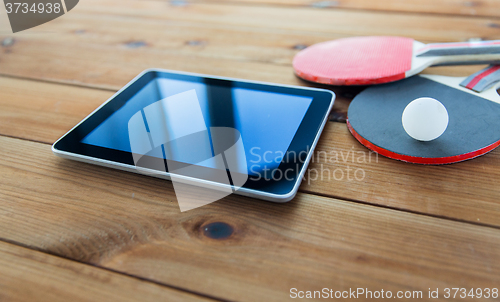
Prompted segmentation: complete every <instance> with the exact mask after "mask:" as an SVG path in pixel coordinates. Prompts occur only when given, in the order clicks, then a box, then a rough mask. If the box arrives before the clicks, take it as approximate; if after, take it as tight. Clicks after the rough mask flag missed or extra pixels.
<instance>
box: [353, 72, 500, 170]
mask: <svg viewBox="0 0 500 302" xmlns="http://www.w3.org/2000/svg"><path fill="white" fill-rule="evenodd" d="M499 80H500V67H499V66H491V67H488V68H487V69H485V70H482V71H481V72H479V73H477V74H474V75H472V76H470V77H468V78H464V77H445V76H437V75H417V76H414V77H411V78H408V79H404V80H402V81H398V82H394V83H388V84H383V85H377V86H372V87H369V88H367V89H365V90H364V91H362V92H361V93H360V94H358V95H357V96H356V97H355V98H354V100H353V101H352V102H351V104H350V106H349V110H348V120H347V126H348V128H349V130H350V132H351V133H352V135H353V136H354V137H355V138H356V139H357V140H358V141H359V142H360V143H361V144H363V145H364V146H366V147H367V148H369V149H371V150H373V151H375V152H377V153H379V154H381V155H384V156H386V157H389V158H393V159H398V160H402V161H406V162H411V163H419V164H449V163H455V162H460V161H464V160H467V159H471V158H474V157H477V156H480V155H483V154H485V153H487V152H489V151H491V150H493V149H495V148H496V147H497V146H499V145H500V96H499V95H498V93H497V91H496V88H497V87H494V86H495V84H496V85H497V86H498V84H500V82H498V81H499ZM473 89H475V90H477V91H479V92H476V91H474V90H473ZM420 97H431V98H434V99H436V100H438V101H439V102H441V103H442V104H443V105H444V106H445V107H446V110H447V111H448V116H449V123H448V127H447V128H446V130H445V132H444V133H443V134H442V135H441V136H439V137H438V138H437V139H435V140H432V141H426V142H423V141H418V140H416V139H413V138H412V137H410V136H409V135H408V134H407V133H406V131H405V129H404V128H403V125H402V114H403V111H404V110H405V108H406V106H407V105H408V104H409V103H410V102H412V101H413V100H415V99H417V98H420Z"/></svg>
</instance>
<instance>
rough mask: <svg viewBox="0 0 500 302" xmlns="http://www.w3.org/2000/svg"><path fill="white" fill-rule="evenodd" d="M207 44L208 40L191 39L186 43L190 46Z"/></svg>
mask: <svg viewBox="0 0 500 302" xmlns="http://www.w3.org/2000/svg"><path fill="white" fill-rule="evenodd" d="M205 44H207V42H205V41H202V40H189V41H186V45H188V46H203V45H205Z"/></svg>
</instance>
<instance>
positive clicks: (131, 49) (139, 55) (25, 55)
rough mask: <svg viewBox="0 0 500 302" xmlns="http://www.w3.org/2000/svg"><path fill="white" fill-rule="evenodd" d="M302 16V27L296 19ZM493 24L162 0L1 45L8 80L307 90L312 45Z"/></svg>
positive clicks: (50, 26)
mask: <svg viewBox="0 0 500 302" xmlns="http://www.w3.org/2000/svg"><path fill="white" fill-rule="evenodd" d="M299 17H300V18H303V19H304V22H297V18H299ZM307 20H310V22H309V21H307ZM312 20H314V22H312ZM487 22H489V21H488V20H486V19H483V18H482V19H479V18H463V17H445V18H442V17H438V16H419V15H415V16H407V15H398V14H387V13H370V12H357V11H354V12H353V11H323V10H315V9H299V8H286V7H285V8H282V7H255V6H234V5H224V4H191V5H188V6H184V7H182V6H181V7H179V6H167V5H165V3H162V2H156V1H146V2H137V1H130V0H129V1H126V0H120V1H116V0H105V1H94V0H89V1H85V2H82V3H80V4H79V5H78V6H77V7H76V8H75V10H74V11H72V12H71V14H68V16H65V17H64V18H59V19H57V20H54V21H51V22H49V23H47V24H45V25H42V26H40V27H37V28H35V29H33V30H32V31H27V32H26V33H20V34H16V37H15V39H14V40H12V39H10V38H11V37H10V36H6V35H3V36H1V37H0V41H7V42H8V43H7V42H5V43H1V45H2V46H1V47H0V49H1V50H0V61H1V63H2V64H1V65H0V74H5V75H15V76H21V77H29V78H35V79H46V80H56V81H63V82H69V83H79V84H86V85H94V86H96V85H97V86H100V87H107V88H113V89H117V88H119V87H121V86H122V85H123V84H125V83H126V82H127V81H128V80H130V79H131V78H132V77H134V76H135V75H137V74H138V73H139V72H140V71H142V70H143V69H146V68H149V67H159V68H167V69H176V70H184V71H192V72H201V73H207V74H216V75H224V76H230V77H241V78H246V79H254V80H263V81H271V82H278V83H287V84H302V85H304V84H305V83H304V82H302V81H300V80H298V79H297V78H296V77H295V76H294V75H293V70H292V68H291V66H290V63H291V60H292V58H293V56H294V55H295V53H296V52H297V51H298V49H299V48H301V47H303V46H305V45H310V44H313V43H316V42H320V41H324V40H329V39H335V38H340V37H345V36H351V35H374V34H391V35H404V36H410V37H413V38H416V39H420V40H422V41H429V42H430V41H461V40H467V39H469V38H475V37H483V38H491V39H494V38H500V32H499V31H498V30H497V29H495V28H490V27H488V26H487ZM443 24H446V26H443ZM417 25H418V26H417ZM437 28H438V29H437ZM158 29H162V30H158ZM51 32H52V33H51ZM6 39H7V40H6ZM478 68H479V67H460V68H454V69H449V70H450V71H449V72H448V74H450V75H468V74H471V73H473V72H475V71H477V70H478ZM429 72H434V71H433V70H429Z"/></svg>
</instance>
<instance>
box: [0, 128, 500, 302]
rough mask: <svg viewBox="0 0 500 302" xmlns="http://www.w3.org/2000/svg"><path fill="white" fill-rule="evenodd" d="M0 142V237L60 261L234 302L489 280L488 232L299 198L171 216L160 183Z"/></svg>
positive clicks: (498, 258)
mask: <svg viewBox="0 0 500 302" xmlns="http://www.w3.org/2000/svg"><path fill="white" fill-rule="evenodd" d="M0 146H2V147H1V148H0V156H1V158H2V161H0V238H3V239H4V240H9V241H11V242H18V243H21V244H23V245H27V246H30V247H33V248H37V249H41V250H43V251H46V252H49V253H52V254H56V255H60V256H63V257H66V258H71V259H76V260H78V261H82V262H86V263H91V264H94V265H97V266H102V267H106V268H109V269H112V270H115V271H118V272H122V273H127V274H131V275H135V276H141V277H143V278H147V279H149V280H154V281H156V282H161V283H164V284H169V285H171V286H175V287H178V288H181V289H187V290H192V291H196V292H199V293H205V294H207V295H210V296H214V297H218V298H223V299H229V300H238V301H264V300H265V301H282V300H285V299H288V298H289V293H290V289H291V288H297V289H299V290H321V289H322V288H324V287H328V288H332V289H334V290H348V289H349V288H356V287H363V288H368V289H372V290H380V289H384V290H385V291H387V290H390V291H393V292H394V293H395V292H396V291H397V290H419V291H420V290H421V291H423V292H424V293H427V291H428V288H436V287H438V288H440V289H441V291H442V290H443V289H444V288H445V287H466V288H471V287H474V288H476V287H481V288H485V287H490V288H491V287H497V286H498V284H499V282H500V254H499V253H498V250H499V249H500V230H498V229H495V228H489V227H482V226H476V225H472V224H468V223H460V222H455V221H449V220H444V219H437V218H432V217H428V216H423V215H416V214H411V213H405V212H400V211H396V210H389V209H383V208H378V207H373V206H367V205H363V204H355V203H352V202H345V201H340V200H336V199H331V198H323V197H319V196H313V195H308V194H303V193H299V195H298V196H297V198H295V199H294V200H293V201H291V202H289V203H286V204H274V203H269V202H264V201H259V200H255V199H249V198H243V197H238V196H230V197H227V198H225V199H223V200H221V201H218V202H215V203H212V204H210V205H207V206H205V207H201V208H198V209H195V210H192V211H188V212H184V213H181V212H180V211H179V209H178V205H177V202H175V196H174V193H173V190H172V186H171V183H170V182H167V181H163V180H159V179H154V178H151V177H147V176H141V175H135V174H131V173H126V172H121V171H117V170H113V169H107V168H103V167H97V166H93V165H88V164H83V163H78V162H74V161H69V160H64V159H60V158H57V157H55V156H54V155H53V154H52V153H51V151H50V146H49V145H45V144H41V143H36V142H29V141H25V140H19V139H13V138H6V137H0ZM212 223H218V224H219V226H218V227H219V229H221V228H223V229H226V230H227V231H228V236H226V237H222V238H217V236H214V235H215V234H214V233H213V232H212V229H211V227H210V225H211V224H212Z"/></svg>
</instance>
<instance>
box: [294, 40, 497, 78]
mask: <svg viewBox="0 0 500 302" xmlns="http://www.w3.org/2000/svg"><path fill="white" fill-rule="evenodd" d="M493 62H500V40H498V41H480V42H463V43H439V44H427V45H426V44H424V43H421V42H418V41H415V40H413V39H410V38H404V37H383V36H381V37H379V36H371V37H352V38H344V39H338V40H333V41H327V42H322V43H318V44H315V45H312V46H310V47H308V48H306V49H304V50H302V51H300V52H299V53H298V54H297V55H296V56H295V58H294V59H293V68H294V70H295V73H296V74H297V75H298V76H299V77H301V78H303V79H304V80H307V81H311V82H317V83H322V84H331V85H371V84H381V83H387V82H392V81H397V80H401V79H404V78H407V77H410V76H412V75H415V74H417V73H419V72H421V71H422V70H424V69H425V68H427V67H429V66H432V65H462V64H479V63H493Z"/></svg>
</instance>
